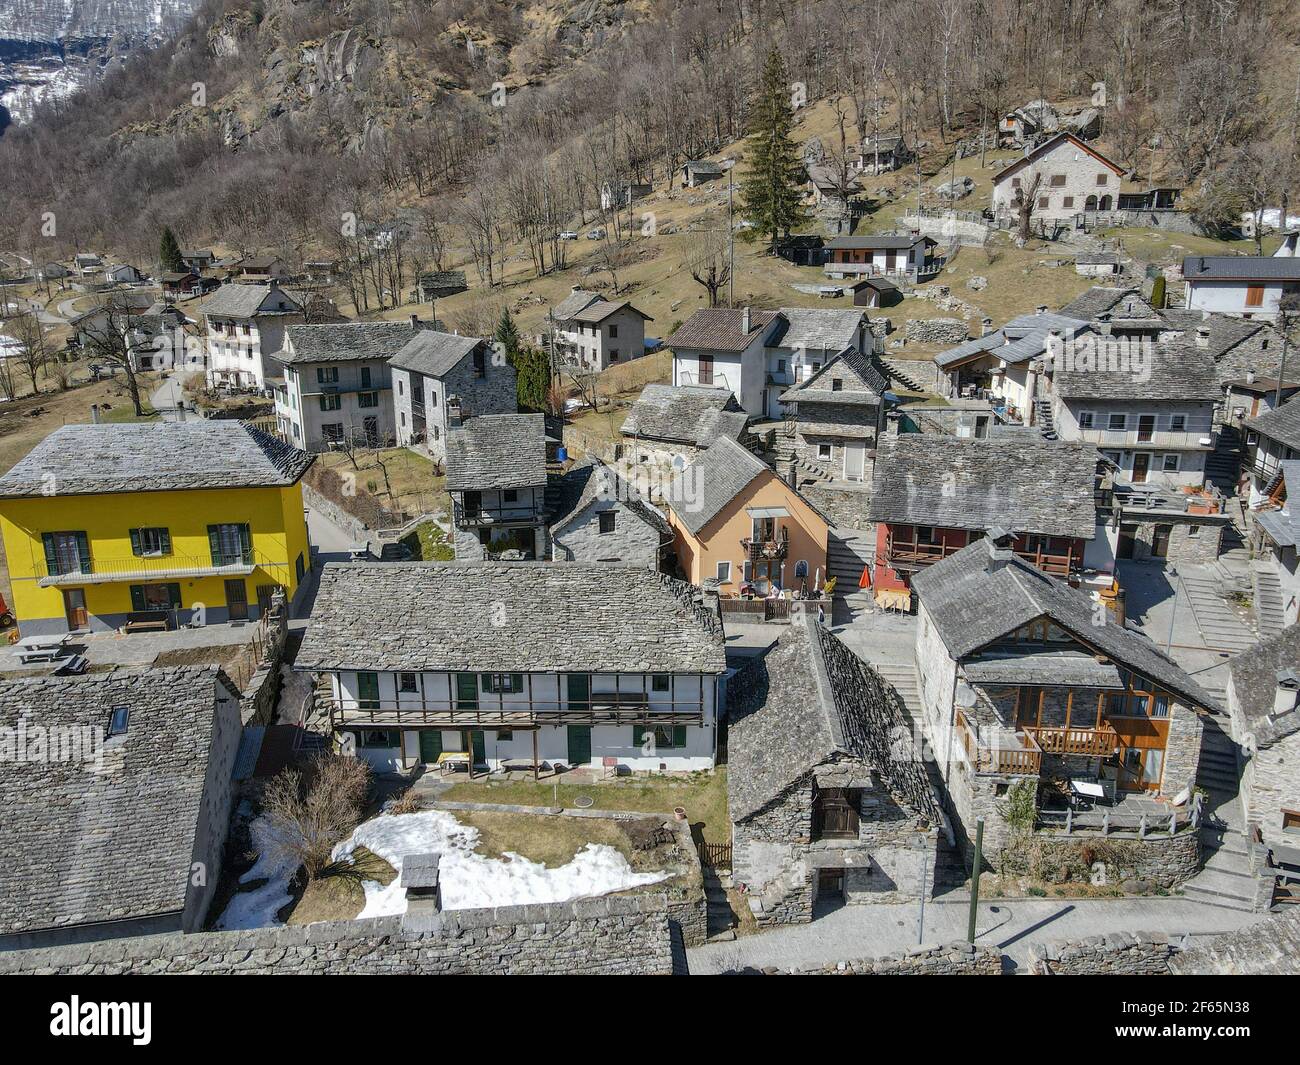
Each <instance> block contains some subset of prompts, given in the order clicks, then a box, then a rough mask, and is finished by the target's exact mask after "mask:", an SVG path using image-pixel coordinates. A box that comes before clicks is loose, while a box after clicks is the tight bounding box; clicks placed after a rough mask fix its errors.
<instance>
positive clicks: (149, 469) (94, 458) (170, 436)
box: [0, 419, 314, 497]
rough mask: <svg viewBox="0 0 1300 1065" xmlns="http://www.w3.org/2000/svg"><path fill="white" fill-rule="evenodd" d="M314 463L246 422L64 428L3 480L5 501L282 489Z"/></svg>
mask: <svg viewBox="0 0 1300 1065" xmlns="http://www.w3.org/2000/svg"><path fill="white" fill-rule="evenodd" d="M313 461H314V460H313V458H312V456H310V455H308V454H306V453H305V452H303V451H299V450H298V449H297V448H295V447H293V446H292V445H290V444H286V443H285V442H284V441H282V440H280V439H278V438H277V437H274V436H271V435H270V434H269V433H265V432H263V431H262V430H261V429H257V428H255V427H253V426H252V425H250V424H248V423H247V422H237V421H227V420H222V419H203V420H200V421H192V422H153V423H138V424H136V423H122V424H113V423H104V424H100V425H65V426H62V427H60V428H58V429H55V430H54V432H52V433H50V435H49V436H47V437H46V438H45V439H44V440H42V441H41V442H40V443H39V444H37V445H36V447H34V448H33V449H32V450H31V451H30V452H29V453H28V454H27V456H26V457H25V458H23V459H22V460H21V461H19V462H18V463H17V465H15V466H14V467H13V468H12V469H11V470H10V471H9V472H8V473H6V474H5V475H4V476H3V477H0V497H3V496H37V495H50V494H54V495H95V494H99V493H101V492H170V491H181V490H184V489H202V488H283V487H286V486H288V485H291V484H296V483H297V481H298V479H299V478H301V477H302V475H303V474H304V473H306V472H307V468H308V467H309V466H310V465H311V464H312V462H313Z"/></svg>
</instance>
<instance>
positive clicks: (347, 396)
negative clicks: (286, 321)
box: [267, 320, 420, 452]
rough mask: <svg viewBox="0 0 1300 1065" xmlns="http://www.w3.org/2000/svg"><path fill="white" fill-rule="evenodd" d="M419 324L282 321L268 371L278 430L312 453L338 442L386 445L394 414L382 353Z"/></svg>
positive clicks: (390, 352) (391, 351)
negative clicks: (274, 367)
mask: <svg viewBox="0 0 1300 1065" xmlns="http://www.w3.org/2000/svg"><path fill="white" fill-rule="evenodd" d="M419 328H420V324H419V321H418V320H412V321H411V322H409V323H408V322H343V323H337V324H329V325H290V326H287V327H286V328H285V331H284V347H283V348H281V350H280V351H279V353H278V354H277V355H275V356H274V363H276V364H278V366H279V367H280V372H279V373H278V374H275V375H273V376H270V377H268V378H267V384H269V385H270V386H271V388H273V389H274V390H275V421H276V427H277V428H278V429H279V431H280V433H281V434H282V435H283V436H285V437H286V438H287V439H288V440H290V441H291V442H292V443H293V445H294V446H295V447H299V448H302V449H303V450H304V451H312V452H315V451H321V450H324V449H326V448H330V447H337V446H338V445H340V444H341V443H343V442H344V441H348V442H350V443H353V444H356V445H358V446H368V447H388V446H391V445H392V443H393V441H394V440H395V439H396V419H395V418H394V416H393V383H392V372H391V370H390V368H389V362H388V360H389V359H390V358H392V357H393V356H394V355H396V354H397V352H399V351H400V350H401V349H402V348H403V347H404V346H405V344H406V342H407V341H408V340H410V339H411V336H412V334H413V333H414V332H416V331H418V330H419Z"/></svg>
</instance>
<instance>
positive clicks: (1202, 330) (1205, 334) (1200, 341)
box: [1196, 325, 1210, 348]
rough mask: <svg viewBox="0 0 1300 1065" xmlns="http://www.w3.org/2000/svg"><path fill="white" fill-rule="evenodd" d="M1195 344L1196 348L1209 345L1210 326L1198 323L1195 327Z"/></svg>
mask: <svg viewBox="0 0 1300 1065" xmlns="http://www.w3.org/2000/svg"><path fill="white" fill-rule="evenodd" d="M1196 346H1197V347H1198V348H1208V347H1209V346H1210V327H1209V326H1208V325H1198V326H1197V327H1196Z"/></svg>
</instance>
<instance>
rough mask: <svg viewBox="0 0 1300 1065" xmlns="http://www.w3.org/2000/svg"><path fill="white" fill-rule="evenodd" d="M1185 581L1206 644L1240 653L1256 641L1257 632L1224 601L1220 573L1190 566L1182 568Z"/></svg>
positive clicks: (1185, 588) (1183, 583)
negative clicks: (1219, 578)
mask: <svg viewBox="0 0 1300 1065" xmlns="http://www.w3.org/2000/svg"><path fill="white" fill-rule="evenodd" d="M1178 580H1179V581H1180V582H1181V583H1182V586H1183V590H1184V592H1185V593H1186V595H1187V600H1188V602H1189V603H1190V604H1191V608H1192V614H1193V616H1194V617H1195V618H1196V627H1197V628H1198V629H1200V631H1201V638H1202V639H1203V640H1204V641H1205V645H1206V647H1209V648H1212V649H1214V650H1218V651H1227V652H1230V653H1236V652H1238V651H1244V650H1246V648H1247V647H1250V646H1251V645H1252V644H1254V643H1255V639H1256V637H1255V634H1254V632H1252V631H1251V630H1250V628H1249V627H1248V626H1247V625H1246V624H1245V622H1243V621H1242V619H1241V618H1240V617H1238V616H1237V614H1235V613H1234V612H1233V611H1232V610H1231V608H1229V606H1228V604H1227V603H1226V602H1225V601H1224V598H1223V592H1222V589H1221V586H1220V583H1219V580H1218V579H1217V575H1216V574H1215V572H1214V571H1213V570H1211V569H1210V568H1209V567H1204V566H1189V567H1187V568H1186V569H1182V570H1180V572H1179V574H1178Z"/></svg>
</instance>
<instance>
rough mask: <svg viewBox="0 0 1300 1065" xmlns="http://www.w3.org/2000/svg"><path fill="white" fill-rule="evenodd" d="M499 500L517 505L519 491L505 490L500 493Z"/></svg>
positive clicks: (513, 489)
mask: <svg viewBox="0 0 1300 1065" xmlns="http://www.w3.org/2000/svg"><path fill="white" fill-rule="evenodd" d="M501 500H502V502H505V503H518V502H519V490H518V489H517V488H507V489H506V490H505V491H504V492H502V493H501Z"/></svg>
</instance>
